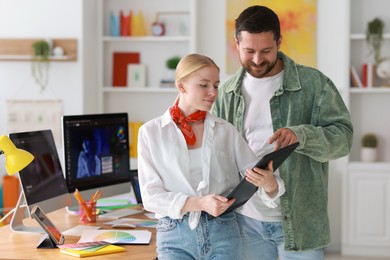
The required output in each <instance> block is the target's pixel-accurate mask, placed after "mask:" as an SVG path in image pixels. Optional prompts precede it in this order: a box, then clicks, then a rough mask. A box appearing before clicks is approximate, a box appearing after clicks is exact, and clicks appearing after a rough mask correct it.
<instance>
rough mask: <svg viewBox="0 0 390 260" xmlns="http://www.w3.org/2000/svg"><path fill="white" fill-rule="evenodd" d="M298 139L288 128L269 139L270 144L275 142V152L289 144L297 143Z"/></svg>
mask: <svg viewBox="0 0 390 260" xmlns="http://www.w3.org/2000/svg"><path fill="white" fill-rule="evenodd" d="M297 141H298V137H297V136H296V135H295V134H294V132H293V131H291V130H290V129H288V128H280V129H278V130H276V132H275V133H274V134H273V135H272V136H271V137H270V138H269V140H268V143H269V144H272V143H273V142H275V148H274V150H275V151H276V150H279V149H280V148H283V147H285V146H287V145H289V144H293V143H296V142H297Z"/></svg>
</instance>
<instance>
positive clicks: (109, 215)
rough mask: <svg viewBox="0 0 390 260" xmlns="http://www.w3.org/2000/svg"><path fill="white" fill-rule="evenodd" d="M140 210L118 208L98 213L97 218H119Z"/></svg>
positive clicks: (140, 211)
mask: <svg viewBox="0 0 390 260" xmlns="http://www.w3.org/2000/svg"><path fill="white" fill-rule="evenodd" d="M142 212H143V211H142V210H136V209H118V210H113V211H110V212H107V213H104V214H101V215H99V218H103V219H119V218H123V217H126V216H129V215H134V214H138V213H142Z"/></svg>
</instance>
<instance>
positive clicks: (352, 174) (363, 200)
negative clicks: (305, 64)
mask: <svg viewBox="0 0 390 260" xmlns="http://www.w3.org/2000/svg"><path fill="white" fill-rule="evenodd" d="M349 4H350V17H349V23H350V35H349V42H350V44H349V45H350V46H349V49H350V52H349V54H348V55H349V61H350V63H349V64H350V66H353V67H355V68H356V71H357V72H358V76H359V77H360V79H361V78H362V65H363V64H365V63H374V58H373V54H371V53H370V51H369V46H368V44H367V42H366V35H365V31H366V27H367V24H368V22H369V21H372V20H373V19H374V18H375V17H379V18H381V19H382V20H383V21H384V24H385V27H384V37H383V38H384V40H383V43H382V48H381V57H383V58H384V57H390V17H389V16H388V13H387V11H386V10H388V9H389V8H390V2H389V1H386V0H372V1H368V0H350V1H349ZM348 92H349V93H348V94H349V110H350V113H351V118H352V123H353V126H354V137H353V144H352V149H351V153H350V156H349V164H348V171H347V174H345V175H344V176H343V190H342V192H343V202H342V203H343V214H342V215H343V216H342V254H343V255H351V256H379V257H383V256H389V255H390V249H389V247H388V245H389V244H390V219H389V218H388V216H389V213H390V193H389V190H390V145H389V144H390V136H389V134H388V129H389V128H390V120H388V116H387V111H389V110H390V102H388V100H389V98H390V88H389V87H384V86H383V84H382V83H381V81H380V79H379V78H378V77H377V76H376V74H375V75H374V84H372V86H371V87H362V88H357V87H352V86H350V88H349V91H348ZM370 132H371V133H375V134H376V135H377V136H378V154H379V158H378V161H376V162H362V161H361V159H360V150H361V138H362V136H363V135H364V134H365V133H370ZM386 216H387V217H386Z"/></svg>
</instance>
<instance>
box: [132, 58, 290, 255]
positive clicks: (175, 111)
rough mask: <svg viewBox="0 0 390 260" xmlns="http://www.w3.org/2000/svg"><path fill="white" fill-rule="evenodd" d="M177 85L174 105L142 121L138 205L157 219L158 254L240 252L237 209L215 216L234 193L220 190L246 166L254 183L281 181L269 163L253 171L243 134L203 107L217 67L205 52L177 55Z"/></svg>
mask: <svg viewBox="0 0 390 260" xmlns="http://www.w3.org/2000/svg"><path fill="white" fill-rule="evenodd" d="M175 84H176V87H177V89H178V91H179V96H178V98H177V100H176V101H175V104H174V105H173V106H172V107H171V108H169V109H168V110H167V111H166V112H165V114H163V115H162V116H161V117H158V118H155V119H153V120H151V121H149V122H147V123H145V124H144V125H143V126H142V127H141V128H140V130H139V136H138V172H139V180H140V186H141V195H142V199H143V206H144V208H145V209H146V210H148V211H151V212H154V213H155V214H156V217H157V218H158V219H159V223H158V225H157V254H158V259H211V258H212V259H239V258H240V257H241V251H240V249H241V237H240V231H239V227H238V224H237V222H236V215H235V212H234V211H232V212H229V213H227V214H224V215H222V216H220V215H221V214H222V213H223V212H224V211H225V210H226V209H227V208H228V207H229V206H230V205H231V204H233V202H234V200H233V199H232V200H228V199H227V198H226V197H224V196H223V195H227V194H228V193H229V192H230V191H231V190H232V189H233V188H234V187H235V186H236V185H237V184H238V182H239V180H240V176H239V174H238V172H245V170H246V169H247V170H246V176H247V179H248V180H249V181H251V182H253V183H258V181H259V180H258V179H259V177H258V176H259V175H260V176H262V177H264V178H266V179H267V180H268V181H267V182H266V184H265V185H264V186H263V187H264V190H266V191H267V190H271V189H274V188H275V185H276V187H277V185H278V184H279V183H278V182H277V181H276V180H275V178H274V177H273V173H272V171H271V170H261V169H257V168H256V169H255V170H256V172H257V173H256V172H254V170H251V167H253V165H255V163H256V161H257V158H256V157H255V155H254V154H253V153H252V151H251V150H250V149H249V147H248V145H247V144H246V142H245V140H244V139H243V138H242V137H241V135H240V134H239V133H238V132H237V130H235V128H234V127H233V126H232V125H231V124H229V123H227V122H226V121H224V120H222V119H220V118H217V117H215V116H213V115H212V114H211V113H209V112H208V111H209V110H210V109H211V106H212V105H213V103H214V100H215V99H216V97H217V95H218V85H219V68H218V67H217V65H216V64H215V63H214V62H213V61H212V60H211V59H210V58H208V57H205V56H202V55H199V54H190V55H188V56H186V57H184V58H182V59H181V61H180V62H179V64H178V66H177V68H176V81H175ZM269 167H270V166H269ZM280 185H283V183H281V184H279V188H280ZM214 217H217V218H214Z"/></svg>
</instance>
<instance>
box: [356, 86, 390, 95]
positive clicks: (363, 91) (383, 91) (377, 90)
mask: <svg viewBox="0 0 390 260" xmlns="http://www.w3.org/2000/svg"><path fill="white" fill-rule="evenodd" d="M349 92H350V93H351V94H390V87H373V88H355V87H353V88H351V89H350V90H349Z"/></svg>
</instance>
